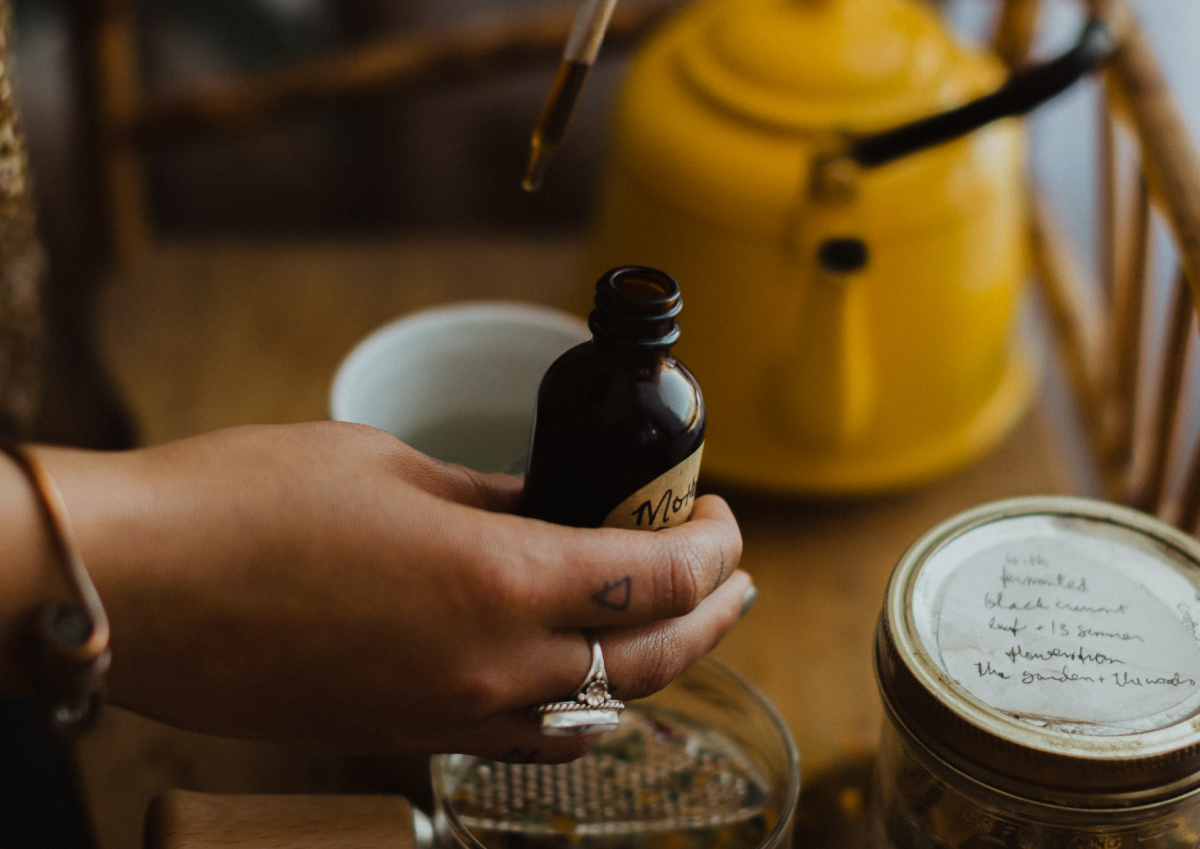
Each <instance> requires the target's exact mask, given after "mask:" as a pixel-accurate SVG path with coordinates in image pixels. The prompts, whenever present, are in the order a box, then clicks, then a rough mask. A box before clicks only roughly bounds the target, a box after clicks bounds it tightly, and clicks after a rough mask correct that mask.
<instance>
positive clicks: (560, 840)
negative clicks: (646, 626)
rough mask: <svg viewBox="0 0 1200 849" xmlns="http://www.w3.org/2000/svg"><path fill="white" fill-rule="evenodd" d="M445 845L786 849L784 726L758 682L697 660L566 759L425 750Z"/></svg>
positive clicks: (789, 816) (790, 809) (791, 761)
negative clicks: (520, 759) (517, 759)
mask: <svg viewBox="0 0 1200 849" xmlns="http://www.w3.org/2000/svg"><path fill="white" fill-rule="evenodd" d="M432 773H433V794H434V822H435V833H436V835H437V841H438V846H439V847H441V849H788V847H790V846H791V845H792V820H793V817H794V814H795V810H796V803H797V796H798V793H799V790H800V759H799V753H798V752H797V750H796V744H795V741H794V740H793V738H792V735H791V732H790V731H789V730H788V728H787V725H786V724H785V723H784V721H783V719H782V717H780V716H779V714H778V712H777V711H776V710H775V708H774V707H773V706H772V705H771V704H770V703H769V702H768V701H767V700H766V699H765V698H764V697H763V696H762V695H761V694H760V693H758V692H757V691H756V690H755V689H754V688H753V687H751V686H750V685H749V684H748V683H746V682H745V681H743V680H742V679H741V678H739V677H738V676H736V675H734V674H733V673H732V672H730V671H729V670H727V669H725V668H724V667H723V666H721V665H720V664H717V663H715V662H713V661H711V660H707V659H706V660H701V661H700V662H698V663H697V664H695V665H694V666H692V667H691V668H690V669H689V670H688V671H687V672H685V673H684V674H683V675H681V676H680V677H678V678H676V679H675V680H674V681H673V682H671V684H670V685H669V686H667V687H666V688H665V689H663V690H661V691H659V692H657V693H655V694H654V695H652V696H650V697H648V698H646V699H639V700H638V701H636V702H632V703H630V705H629V706H628V707H627V708H626V709H625V711H624V712H623V713H622V714H621V722H620V725H619V726H618V728H617V729H616V730H614V731H609V732H607V733H605V734H603V735H601V736H600V738H599V740H598V741H597V743H596V746H595V747H594V748H593V749H592V750H591V751H590V752H589V753H588V754H586V755H585V756H584V757H582V758H580V759H579V760H577V761H573V762H571V763H568V764H508V763H500V762H496V761H489V760H485V759H483V758H479V757H475V756H471V755H441V756H439V757H435V758H434V759H433V762H432Z"/></svg>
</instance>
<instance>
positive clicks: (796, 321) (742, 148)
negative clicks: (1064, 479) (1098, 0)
mask: <svg viewBox="0 0 1200 849" xmlns="http://www.w3.org/2000/svg"><path fill="white" fill-rule="evenodd" d="M1111 46H1112V45H1111V42H1110V40H1109V38H1108V33H1107V30H1105V29H1104V28H1103V27H1102V26H1101V25H1100V24H1098V23H1097V22H1089V24H1088V27H1087V28H1085V31H1084V35H1083V36H1081V38H1080V40H1079V42H1078V44H1077V45H1076V46H1075V47H1074V48H1073V49H1072V50H1071V51H1070V52H1068V53H1067V54H1064V55H1063V56H1061V57H1059V58H1057V59H1055V60H1052V61H1050V62H1048V63H1046V64H1045V65H1043V66H1038V67H1034V68H1031V69H1027V70H1023V71H1020V72H1018V73H1016V74H1014V75H1013V76H1011V77H1007V76H1006V72H1005V69H1004V68H1003V66H1002V65H1001V64H1000V62H999V61H998V60H997V59H995V58H993V57H991V56H990V55H985V54H983V53H982V52H979V51H973V50H970V49H967V48H965V47H963V46H962V45H960V44H959V43H957V42H956V41H955V39H954V38H953V37H952V36H951V35H950V34H949V33H948V32H947V31H946V30H945V28H944V26H943V23H942V21H941V20H940V19H939V18H938V17H937V15H936V13H935V12H933V11H932V10H931V9H930V7H929V5H928V4H926V3H923V2H920V0H700V2H697V3H696V4H694V5H691V6H689V7H687V8H685V9H684V10H683V11H682V12H681V13H679V14H678V15H677V16H676V17H675V18H674V19H673V20H671V21H669V22H668V23H667V24H666V25H665V26H664V27H663V28H662V29H661V30H660V31H659V32H658V33H657V34H655V35H654V36H652V37H651V38H650V40H649V41H648V42H647V43H646V44H644V45H643V47H642V48H641V49H640V50H639V52H638V55H637V56H635V58H634V61H633V63H632V65H631V67H630V70H629V73H628V77H627V79H626V81H625V83H624V85H623V88H622V90H621V93H620V96H619V98H618V103H617V112H616V116H615V119H614V128H613V136H612V149H611V151H610V158H609V163H608V166H607V170H606V175H605V184H604V187H603V191H602V194H601V204H600V208H599V210H598V216H597V220H596V223H595V230H594V232H593V237H592V240H591V246H590V250H589V253H588V262H587V269H586V273H585V275H584V276H585V277H586V276H588V275H590V277H592V278H594V277H595V276H596V273H595V271H596V269H605V268H609V267H613V266H616V265H625V264H630V263H637V264H643V265H650V266H655V267H659V268H662V269H663V270H665V271H667V272H668V273H670V274H671V275H673V276H674V277H676V279H678V280H679V282H680V285H681V287H682V289H683V293H684V300H685V302H686V323H685V326H684V328H683V329H684V332H683V337H682V339H681V341H680V343H679V345H678V346H677V349H676V351H677V354H678V356H679V358H680V359H681V360H682V361H683V362H685V363H687V364H688V366H689V368H691V369H692V371H693V372H695V374H696V376H697V377H698V378H699V380H700V383H701V385H702V387H703V389H704V395H705V400H706V403H707V406H708V409H709V424H708V434H707V437H706V443H705V451H704V465H705V471H706V473H707V474H709V475H712V476H713V477H715V478H719V479H721V480H724V481H728V482H731V483H734V484H738V485H742V486H746V487H749V488H754V489H759V490H767V491H776V492H780V493H790V494H811V495H830V494H862V493H871V492H879V491H885V490H890V489H895V488H899V487H905V486H911V485H914V484H918V483H921V482H924V481H928V480H930V479H933V478H935V477H938V476H941V475H943V474H945V473H947V472H949V471H951V470H953V469H955V468H957V467H959V466H961V465H962V464H964V463H966V462H968V461H970V460H971V459H973V458H975V457H977V456H978V455H980V454H981V453H982V452H984V451H985V450H987V449H988V448H989V447H991V446H992V445H994V444H995V443H996V442H997V441H998V440H999V439H1001V438H1002V437H1003V436H1004V435H1005V434H1006V433H1007V432H1008V431H1009V430H1010V429H1011V428H1012V427H1013V426H1014V425H1015V423H1016V422H1017V421H1018V420H1019V418H1020V417H1021V416H1022V415H1023V413H1024V411H1025V410H1026V408H1027V406H1028V403H1029V400H1030V398H1031V396H1032V394H1033V390H1034V388H1035V385H1036V382H1037V367H1036V363H1035V358H1034V357H1033V356H1032V355H1031V353H1030V351H1029V350H1028V346H1027V345H1026V343H1025V341H1024V338H1023V336H1022V334H1021V333H1020V332H1019V327H1018V325H1019V322H1018V311H1019V310H1018V308H1019V303H1020V301H1021V294H1022V290H1023V288H1024V286H1025V281H1026V278H1027V276H1028V273H1029V260H1028V250H1027V244H1026V241H1027V225H1026V221H1027V209H1026V202H1027V194H1026V186H1025V177H1024V174H1025V169H1024V157H1025V150H1024V144H1025V141H1024V134H1023V126H1022V124H1021V123H1020V121H1019V120H1018V119H1016V118H1012V117H1005V116H1012V115H1019V114H1022V113H1024V112H1025V111H1028V109H1029V108H1031V107H1032V106H1033V105H1035V103H1037V102H1040V101H1041V100H1044V99H1045V98H1047V97H1049V96H1051V95H1053V94H1055V93H1057V92H1058V91H1061V90H1062V89H1063V88H1065V87H1066V86H1067V85H1069V84H1070V83H1071V82H1073V81H1074V80H1075V79H1077V78H1078V77H1079V76H1081V75H1082V74H1083V73H1085V72H1086V71H1087V70H1089V69H1090V68H1092V67H1094V66H1095V64H1096V63H1097V62H1098V61H1099V60H1100V59H1101V58H1102V57H1103V56H1104V55H1105V54H1106V53H1107V51H1108V50H1109V49H1111ZM997 119H999V120H997Z"/></svg>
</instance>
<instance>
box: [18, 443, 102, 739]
mask: <svg viewBox="0 0 1200 849" xmlns="http://www.w3.org/2000/svg"><path fill="white" fill-rule="evenodd" d="M0 453H2V454H4V455H6V456H7V457H8V458H9V460H11V461H12V464H13V465H14V466H15V468H16V470H17V471H18V473H19V475H20V477H21V478H24V485H25V487H26V491H27V492H28V493H29V494H30V495H31V496H32V502H33V509H32V511H29V510H28V509H26V510H21V509H19V508H18V509H17V510H15V511H14V513H13V517H14V523H15V525H16V526H17V527H16V532H15V535H14V538H13V541H12V542H11V543H10V545H11V548H10V549H9V550H8V552H7V553H8V554H9V555H10V556H11V559H12V566H13V569H12V572H11V575H10V576H9V580H10V581H11V583H12V586H11V587H10V589H12V590H14V592H13V593H12V597H11V599H10V600H9V608H8V609H7V610H6V611H5V613H6V616H5V618H4V620H3V623H4V627H5V630H6V633H5V635H4V639H5V652H4V653H5V664H6V667H7V673H8V677H9V678H10V679H11V680H12V683H13V684H14V685H15V687H16V689H17V691H18V692H20V691H21V690H22V689H23V688H24V689H31V690H32V691H33V694H34V695H35V696H36V697H37V698H38V700H39V701H40V703H41V705H42V709H43V715H44V717H45V720H46V721H47V723H48V724H50V725H51V726H53V727H54V728H56V729H57V730H59V731H60V732H63V733H73V732H76V731H79V730H81V729H82V728H83V727H85V726H86V725H88V724H90V722H91V720H92V719H93V718H94V717H95V715H96V713H97V711H98V709H99V707H100V704H101V701H102V695H103V683H104V674H105V672H106V671H107V669H108V664H109V658H110V653H109V649H108V636H109V627H108V615H107V613H106V612H105V610H104V606H103V604H102V603H101V601H100V597H99V595H98V594H97V592H96V588H95V586H94V585H93V583H92V580H91V576H90V575H89V574H88V571H87V568H86V567H85V566H84V564H83V560H82V558H81V557H80V554H79V550H78V548H77V546H76V544H75V537H74V532H73V529H72V525H71V520H70V516H69V515H68V514H67V510H66V504H65V502H64V500H63V497H62V493H61V492H60V491H59V488H58V485H57V484H56V483H55V481H54V478H53V477H52V476H51V475H50V473H49V471H48V469H47V468H46V466H45V465H44V464H43V462H42V460H41V458H40V457H39V456H38V455H37V454H36V453H35V452H33V451H32V450H30V449H28V448H26V447H24V446H21V445H19V444H15V443H9V442H7V441H2V442H0ZM15 485H16V486H20V482H16V484H15ZM3 491H4V494H5V497H6V499H9V500H11V499H12V498H14V497H15V493H16V489H15V488H14V481H13V480H12V479H11V478H9V479H8V480H7V481H5V483H4V490H3ZM30 512H32V513H33V514H34V516H35V519H36V521H37V523H38V524H40V526H41V529H42V533H41V535H40V538H41V540H42V541H43V542H42V545H40V546H38V545H36V544H32V545H31V541H32V540H33V539H34V538H36V536H37V534H36V532H35V531H33V530H32V526H31V525H30V523H29V515H30ZM47 560H49V561H51V562H50V564H49V566H50V568H46V569H44V570H43V571H40V572H32V571H30V569H29V567H30V566H31V565H32V566H34V567H37V566H39V565H40V566H46V565H47V563H46V561H47ZM55 575H57V580H56V579H55V578H54V577H53V576H55ZM31 601H32V607H31V609H30V610H29V612H27V613H26V612H24V611H22V610H18V609H16V607H15V606H14V605H24V604H27V603H29V602H31ZM22 673H24V674H22ZM22 685H24V687H23V686H22Z"/></svg>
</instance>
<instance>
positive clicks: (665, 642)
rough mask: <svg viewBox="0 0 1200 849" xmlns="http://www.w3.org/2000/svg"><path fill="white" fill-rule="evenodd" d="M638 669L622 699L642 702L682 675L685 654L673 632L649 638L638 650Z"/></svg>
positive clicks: (653, 635) (625, 688)
mask: <svg viewBox="0 0 1200 849" xmlns="http://www.w3.org/2000/svg"><path fill="white" fill-rule="evenodd" d="M637 656H638V658H639V661H640V663H639V666H638V668H636V669H635V670H634V672H633V675H632V677H631V680H630V681H629V682H628V683H627V684H626V686H625V687H624V688H623V689H622V691H621V693H620V696H621V697H622V698H626V699H639V698H643V697H645V696H649V695H651V694H653V693H657V692H658V691H659V690H661V689H662V688H663V687H666V686H667V685H668V684H670V683H671V682H672V681H674V680H675V678H676V677H678V675H679V674H680V673H681V672H683V670H684V667H685V663H684V651H683V647H682V645H681V643H680V639H679V637H678V635H676V634H675V632H674V631H670V630H665V631H657V632H655V633H653V634H651V635H649V636H648V637H647V638H646V640H645V644H644V647H643V648H642V649H639V651H638V655H637Z"/></svg>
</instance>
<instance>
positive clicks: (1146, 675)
mask: <svg viewBox="0 0 1200 849" xmlns="http://www.w3.org/2000/svg"><path fill="white" fill-rule="evenodd" d="M1197 623H1200V545H1198V544H1197V542H1196V540H1195V539H1193V538H1191V537H1189V536H1187V535H1185V534H1183V533H1181V532H1179V531H1178V530H1176V529H1174V528H1172V527H1170V526H1168V525H1166V524H1164V523H1162V522H1160V521H1158V520H1156V519H1153V518H1151V517H1149V516H1146V515H1145V514H1143V513H1139V512H1137V511H1134V510H1130V509H1127V508H1123V507H1118V506H1115V505H1112V504H1109V503H1107V502H1101V501H1095V500H1092V499H1084V498H1070V497H1041V498H1021V499H1014V500H1010V501H1002V502H997V503H994V504H989V505H984V506H982V507H979V508H977V509H975V510H972V511H969V512H967V513H964V514H961V515H959V516H957V517H955V518H952V519H950V520H948V521H946V522H944V523H943V524H941V525H939V526H938V527H935V528H934V529H932V530H931V531H929V532H928V533H927V534H925V535H924V536H923V537H922V538H921V539H919V540H918V541H917V542H916V543H915V544H914V545H913V546H912V547H911V548H910V549H909V550H908V551H907V552H906V553H905V554H904V556H903V557H902V558H901V560H900V562H899V564H898V565H897V567H896V570H895V572H894V573H893V575H892V579H891V582H890V584H889V585H888V590H887V595H886V598H885V601H884V608H883V613H882V615H881V617H880V622H879V629H878V639H877V645H876V669H877V674H878V679H879V686H880V691H881V693H882V695H883V699H884V702H885V706H886V707H887V709H888V711H889V713H890V714H891V717H892V719H893V720H894V721H896V722H898V723H900V724H901V725H902V726H903V727H904V728H906V729H907V731H908V732H909V733H910V734H912V735H913V736H914V737H915V738H917V739H918V740H919V741H920V742H921V743H923V744H924V745H925V746H927V747H928V748H929V749H930V750H931V751H933V752H934V753H935V754H937V755H939V756H941V757H942V758H943V759H945V760H946V761H948V762H949V763H951V764H952V765H954V766H956V767H957V768H959V769H960V770H962V771H964V772H966V773H967V774H969V775H973V776H975V777H977V778H981V779H982V780H986V781H988V782H989V783H991V784H993V785H994V786H997V787H999V788H1000V789H1003V790H1006V791H1008V792H1013V793H1016V794H1017V795H1021V796H1025V797H1029V798H1034V799H1038V800H1041V801H1052V802H1055V803H1059V804H1062V803H1066V804H1072V805H1078V806H1081V807H1098V806H1108V805H1110V804H1113V803H1114V800H1113V798H1112V797H1111V795H1108V794H1117V795H1120V796H1122V799H1121V800H1120V801H1119V803H1120V804H1135V803H1138V802H1141V801H1149V800H1150V799H1152V798H1155V797H1157V796H1160V795H1162V794H1165V793H1177V792H1181V790H1182V788H1185V787H1190V786H1192V785H1194V784H1196V783H1197V781H1200V639H1198V637H1197Z"/></svg>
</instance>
